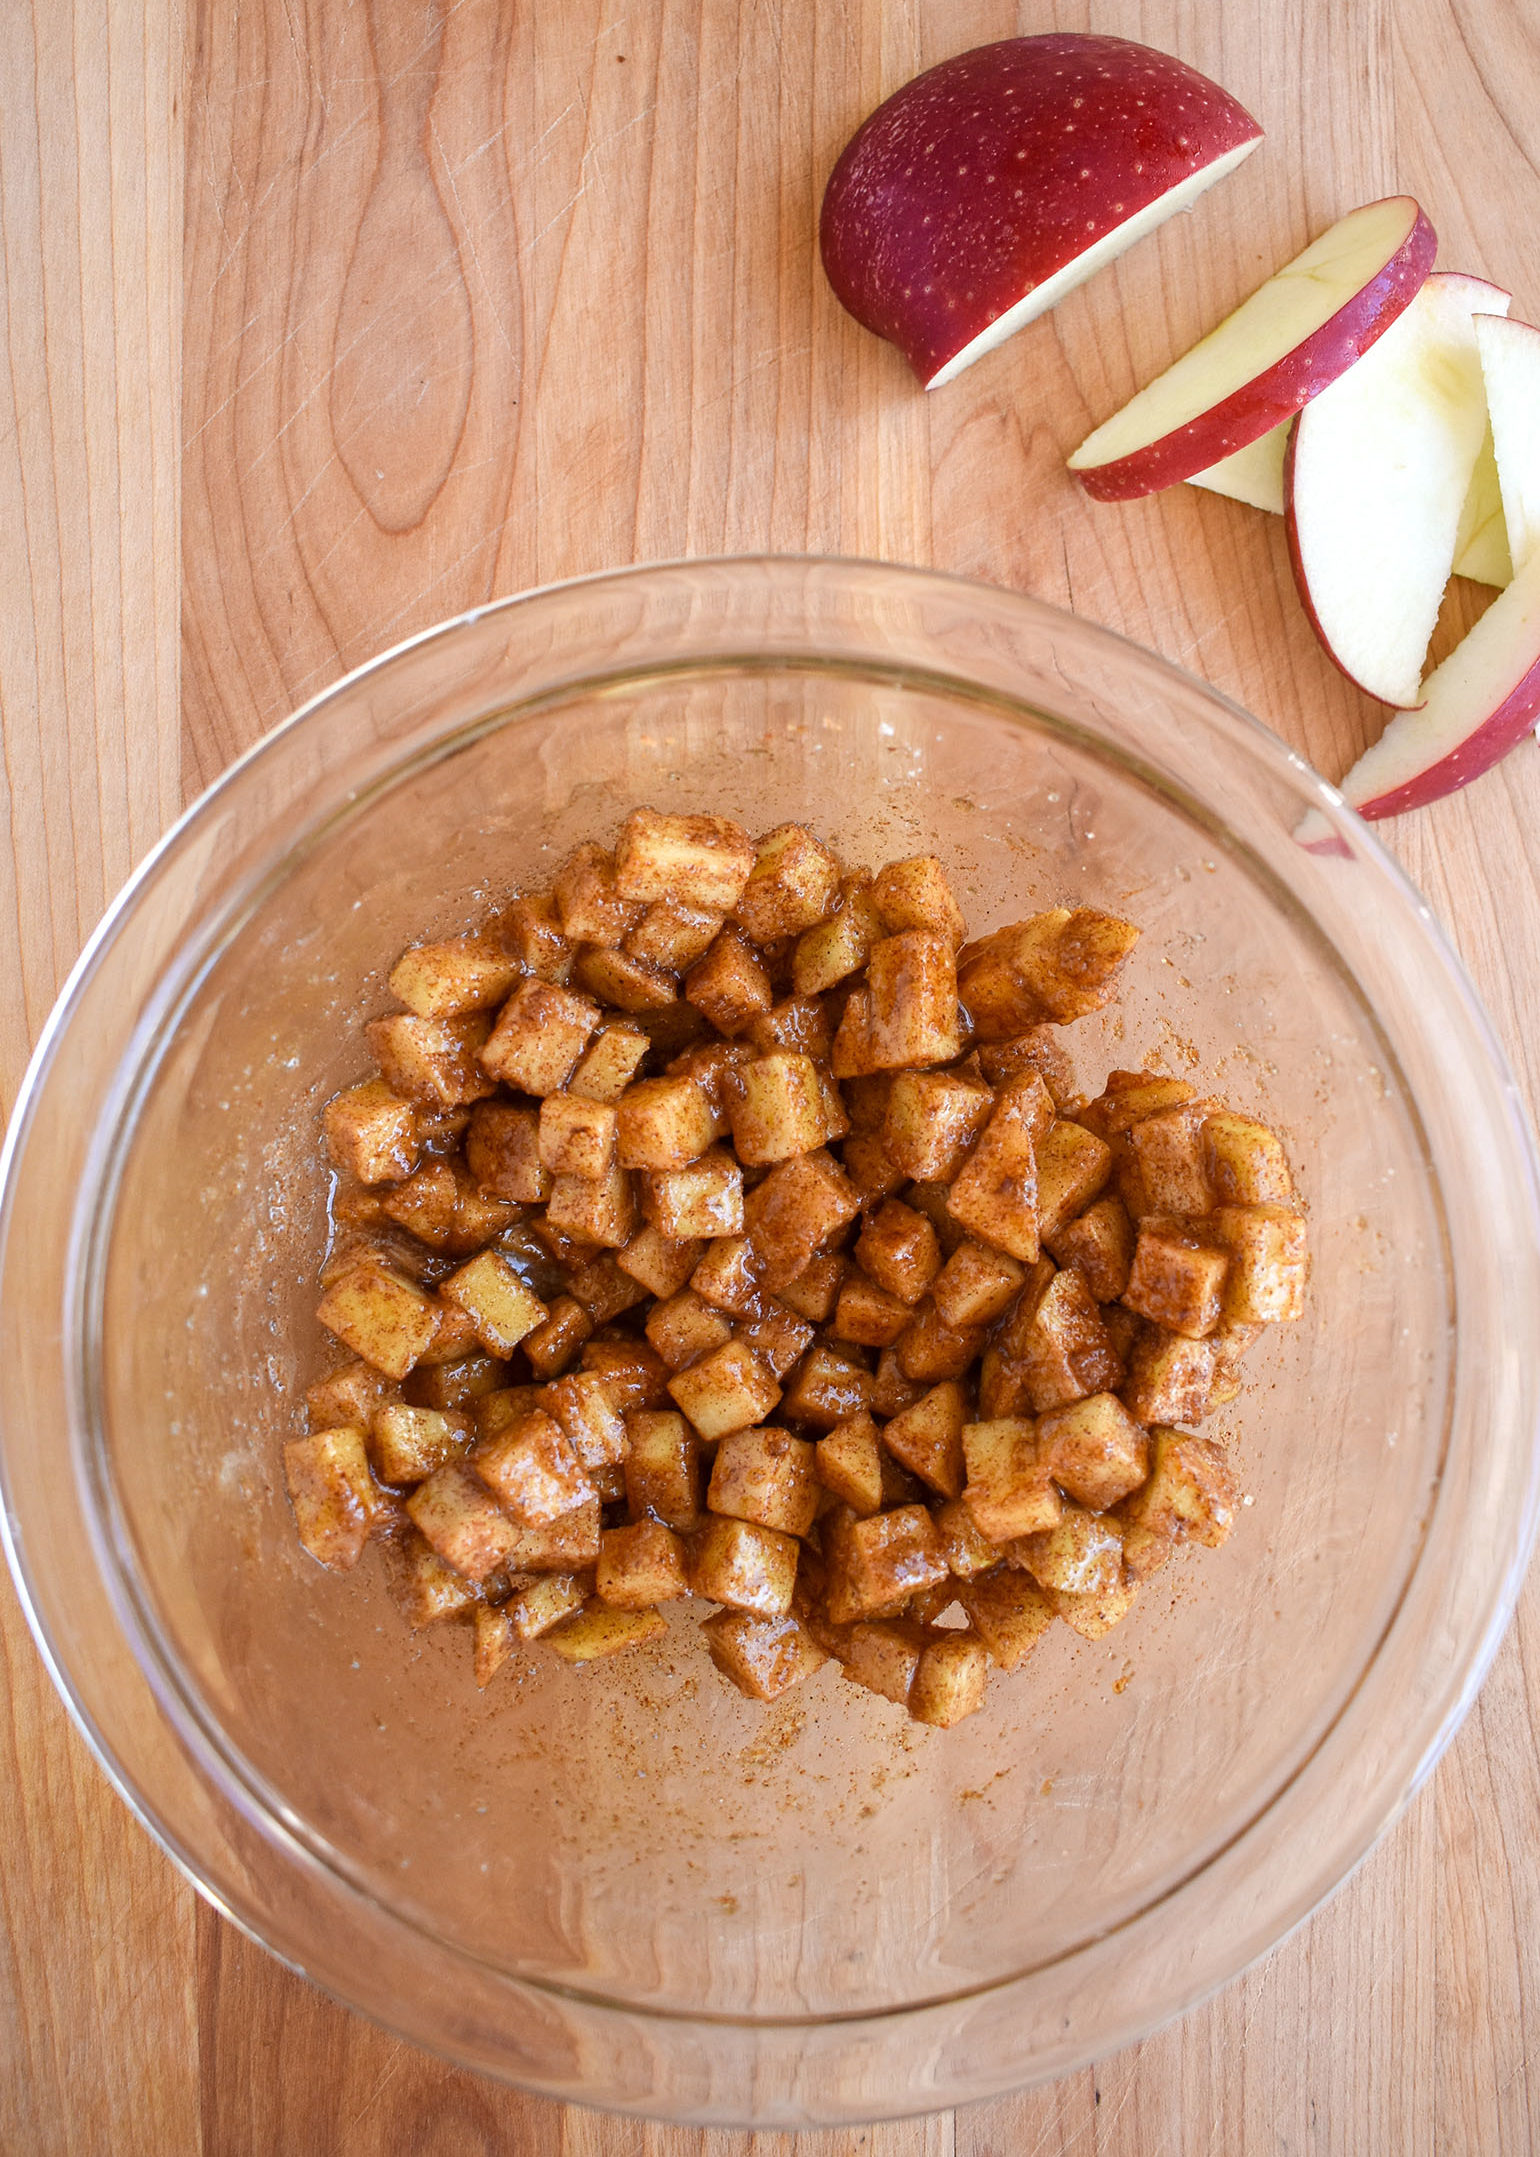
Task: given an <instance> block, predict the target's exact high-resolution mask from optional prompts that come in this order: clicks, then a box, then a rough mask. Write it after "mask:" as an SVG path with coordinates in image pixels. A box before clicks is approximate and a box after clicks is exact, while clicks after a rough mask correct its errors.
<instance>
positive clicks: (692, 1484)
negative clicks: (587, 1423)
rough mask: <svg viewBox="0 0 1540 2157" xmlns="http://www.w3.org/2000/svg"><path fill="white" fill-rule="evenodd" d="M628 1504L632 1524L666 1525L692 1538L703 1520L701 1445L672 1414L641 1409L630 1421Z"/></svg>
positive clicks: (628, 1425)
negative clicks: (652, 1522)
mask: <svg viewBox="0 0 1540 2157" xmlns="http://www.w3.org/2000/svg"><path fill="white" fill-rule="evenodd" d="M626 1436H627V1439H628V1441H629V1446H628V1451H627V1453H626V1458H625V1476H626V1503H627V1505H628V1507H629V1508H630V1512H631V1518H632V1519H633V1520H661V1521H662V1522H663V1523H664V1524H665V1525H666V1526H667V1527H670V1528H677V1529H679V1530H681V1531H684V1532H687V1531H688V1530H690V1529H692V1528H694V1527H695V1526H696V1524H697V1522H698V1521H699V1519H700V1514H701V1496H700V1483H701V1471H700V1440H699V1439H698V1438H697V1437H696V1435H695V1433H694V1431H692V1430H691V1429H690V1426H689V1425H688V1424H687V1423H686V1421H685V1419H684V1417H683V1416H682V1415H679V1414H677V1413H676V1412H675V1411H674V1410H672V1409H667V1408H660V1409H648V1408H643V1409H636V1410H633V1412H632V1413H631V1414H630V1415H629V1416H628V1417H627V1418H626Z"/></svg>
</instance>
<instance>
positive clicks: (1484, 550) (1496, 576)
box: [1188, 315, 1513, 589]
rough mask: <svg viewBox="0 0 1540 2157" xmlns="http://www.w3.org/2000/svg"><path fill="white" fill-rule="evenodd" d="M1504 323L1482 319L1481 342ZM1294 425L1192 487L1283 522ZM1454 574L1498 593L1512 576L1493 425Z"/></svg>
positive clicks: (1213, 468) (1463, 514)
mask: <svg viewBox="0 0 1540 2157" xmlns="http://www.w3.org/2000/svg"><path fill="white" fill-rule="evenodd" d="M1499 320H1501V317H1500V316H1496V315H1492V316H1488V315H1478V316H1477V317H1476V327H1477V334H1478V338H1479V334H1480V328H1481V324H1482V323H1483V322H1486V321H1499ZM1293 424H1294V422H1293V420H1292V419H1286V420H1285V421H1284V422H1283V423H1282V425H1281V426H1278V427H1274V428H1273V429H1272V430H1271V432H1270V433H1267V434H1263V435H1258V437H1257V439H1256V440H1255V441H1254V442H1248V443H1247V445H1246V447H1245V448H1244V449H1238V450H1236V452H1235V453H1234V455H1233V456H1230V457H1221V458H1220V460H1219V462H1218V464H1211V465H1210V466H1209V468H1208V470H1207V471H1206V472H1194V473H1193V475H1192V477H1191V479H1190V480H1189V481H1188V485H1189V486H1191V487H1202V488H1205V489H1206V490H1207V492H1208V493H1210V494H1224V495H1228V496H1229V497H1230V499H1231V501H1234V502H1245V503H1248V504H1249V505H1250V507H1251V508H1252V509H1265V510H1268V511H1269V512H1270V513H1271V514H1272V515H1273V516H1275V517H1281V516H1282V515H1283V464H1284V459H1285V457H1286V456H1287V455H1288V450H1289V429H1290V428H1291V427H1292V426H1293ZM1454 574H1455V575H1456V576H1457V577H1470V578H1471V579H1473V581H1474V582H1475V583H1477V584H1495V585H1497V586H1498V587H1499V589H1500V588H1501V587H1502V586H1503V585H1505V584H1506V583H1507V582H1508V580H1509V578H1510V577H1511V576H1512V575H1513V563H1512V562H1511V561H1510V559H1509V557H1508V534H1507V529H1506V527H1505V525H1504V523H1503V498H1502V494H1501V492H1500V491H1499V488H1498V483H1497V458H1496V455H1495V453H1494V451H1493V448H1492V429H1491V426H1490V425H1488V427H1487V431H1486V438H1485V440H1484V441H1483V442H1482V445H1481V448H1480V450H1479V451H1478V453H1477V456H1476V468H1475V470H1474V471H1473V472H1472V473H1471V476H1470V485H1469V487H1468V488H1467V489H1466V492H1465V506H1464V508H1463V509H1462V510H1461V511H1460V526H1459V531H1458V532H1457V534H1456V536H1455V543H1454Z"/></svg>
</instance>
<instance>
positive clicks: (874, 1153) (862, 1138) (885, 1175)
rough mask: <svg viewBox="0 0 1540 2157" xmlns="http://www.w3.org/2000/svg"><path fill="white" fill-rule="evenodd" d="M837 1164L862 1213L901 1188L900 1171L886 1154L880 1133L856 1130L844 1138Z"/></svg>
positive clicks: (901, 1175) (902, 1174)
mask: <svg viewBox="0 0 1540 2157" xmlns="http://www.w3.org/2000/svg"><path fill="white" fill-rule="evenodd" d="M840 1165H841V1167H842V1168H843V1169H844V1171H845V1174H846V1176H847V1177H848V1179H849V1181H850V1184H851V1187H852V1189H853V1190H854V1191H855V1193H856V1196H857V1197H858V1199H859V1200H860V1202H861V1206H862V1209H863V1211H864V1210H866V1209H867V1208H870V1207H872V1206H876V1205H879V1204H880V1203H881V1201H882V1200H883V1199H885V1198H891V1197H892V1195H893V1193H894V1192H895V1191H898V1190H901V1189H902V1188H903V1183H904V1172H903V1170H902V1169H901V1168H900V1167H899V1165H898V1163H897V1162H896V1161H895V1160H894V1159H893V1156H892V1155H891V1154H890V1153H889V1152H888V1146H887V1140H886V1139H885V1138H884V1137H883V1136H882V1134H881V1132H880V1131H857V1132H856V1133H855V1135H854V1136H853V1137H852V1138H847V1139H846V1141H845V1143H844V1146H843V1147H842V1148H841V1149H840Z"/></svg>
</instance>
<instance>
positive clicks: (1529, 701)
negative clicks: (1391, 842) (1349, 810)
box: [1342, 552, 1540, 819]
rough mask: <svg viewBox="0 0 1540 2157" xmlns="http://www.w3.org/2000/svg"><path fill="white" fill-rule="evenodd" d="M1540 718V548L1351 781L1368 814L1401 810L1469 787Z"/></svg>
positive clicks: (1353, 797) (1347, 782) (1353, 796)
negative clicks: (1417, 703)
mask: <svg viewBox="0 0 1540 2157" xmlns="http://www.w3.org/2000/svg"><path fill="white" fill-rule="evenodd" d="M1537 719H1540V552H1536V553H1534V554H1531V556H1530V557H1529V560H1528V561H1527V562H1525V563H1524V564H1523V566H1522V567H1521V568H1519V569H1518V570H1516V571H1515V573H1514V578H1513V582H1512V583H1511V584H1510V585H1509V586H1508V588H1507V590H1506V591H1503V592H1499V593H1498V595H1497V597H1496V598H1495V599H1494V600H1493V602H1492V604H1491V605H1490V606H1489V607H1488V608H1487V610H1486V612H1485V614H1483V615H1482V617H1481V619H1480V621H1479V622H1477V624H1476V626H1475V628H1474V629H1472V630H1471V631H1470V632H1469V634H1468V635H1467V636H1465V637H1463V638H1462V639H1461V640H1460V642H1459V643H1458V644H1457V645H1456V646H1455V648H1454V650H1453V651H1452V652H1451V653H1450V654H1449V657H1448V658H1447V659H1446V660H1445V661H1444V662H1443V664H1442V665H1441V666H1437V667H1435V668H1434V669H1433V672H1432V673H1431V674H1430V675H1429V676H1428V678H1427V680H1426V681H1425V682H1424V683H1423V685H1422V702H1421V704H1420V705H1419V706H1418V708H1417V709H1416V710H1415V711H1400V712H1397V713H1396V714H1395V716H1394V717H1393V718H1392V720H1391V722H1390V724H1389V726H1387V727H1386V729H1385V731H1384V733H1383V734H1382V735H1381V736H1380V738H1379V740H1378V741H1377V742H1376V743H1375V744H1374V746H1373V748H1372V749H1366V750H1365V752H1364V754H1363V755H1362V756H1361V757H1360V758H1359V760H1358V762H1357V763H1356V764H1355V765H1354V766H1353V769H1352V770H1351V771H1350V772H1349V773H1348V775H1347V777H1346V778H1345V779H1344V780H1343V782H1342V791H1343V793H1344V794H1345V795H1346V797H1347V799H1348V800H1349V801H1350V802H1351V803H1352V805H1353V807H1354V808H1355V809H1356V810H1357V811H1358V813H1359V815H1360V816H1365V817H1369V818H1371V819H1373V818H1377V817H1383V816H1399V815H1400V814H1401V812H1402V811H1403V810H1404V809H1420V808H1422V807H1424V806H1425V804H1426V803H1428V802H1430V801H1437V800H1438V799H1439V797H1440V796H1441V795H1443V794H1452V793H1453V792H1454V791H1455V789H1456V788H1457V787H1462V786H1468V785H1469V784H1470V782H1471V780H1472V779H1479V778H1480V776H1481V774H1482V773H1483V772H1484V771H1488V770H1490V769H1491V767H1492V765H1494V764H1495V763H1496V762H1497V760H1498V759H1499V757H1503V756H1506V755H1507V753H1508V751H1509V750H1510V749H1512V748H1515V747H1516V746H1517V745H1518V743H1519V742H1521V741H1522V740H1523V739H1524V737H1525V735H1526V734H1528V733H1530V732H1531V731H1532V730H1533V728H1534V725H1535V722H1536V720H1537Z"/></svg>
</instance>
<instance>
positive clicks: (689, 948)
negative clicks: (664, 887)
mask: <svg viewBox="0 0 1540 2157" xmlns="http://www.w3.org/2000/svg"><path fill="white" fill-rule="evenodd" d="M721 927H722V916H721V915H720V914H719V913H716V912H714V911H712V910H709V909H706V908H702V907H698V906H678V905H676V904H675V903H674V901H673V900H672V899H659V900H657V901H655V902H654V904H653V905H651V906H649V907H648V908H647V909H646V911H645V912H644V913H643V915H642V917H641V919H640V921H638V922H637V924H636V926H635V928H633V929H632V930H630V931H629V933H628V934H627V936H626V940H625V943H624V946H623V947H622V948H623V949H624V950H625V952H626V954H627V956H628V957H630V958H633V959H641V960H642V961H644V963H645V964H647V965H649V966H657V967H661V968H662V969H663V970H664V972H666V973H671V974H682V973H683V972H684V971H685V969H686V968H687V967H690V966H693V965H694V964H695V962H696V960H697V959H699V958H702V957H704V955H705V953H706V952H707V951H708V950H709V949H710V947H711V945H712V943H713V942H714V941H715V939H716V937H717V935H718V934H719V933H720V931H721Z"/></svg>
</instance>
